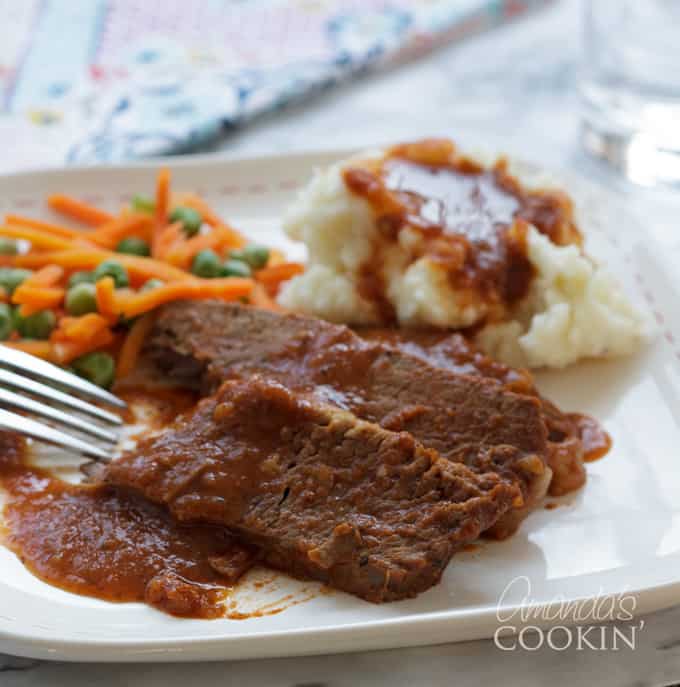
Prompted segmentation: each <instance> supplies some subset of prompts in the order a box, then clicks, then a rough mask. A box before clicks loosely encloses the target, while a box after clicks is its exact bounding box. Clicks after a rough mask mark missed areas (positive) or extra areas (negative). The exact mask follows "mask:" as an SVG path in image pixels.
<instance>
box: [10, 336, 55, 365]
mask: <svg viewBox="0 0 680 687" xmlns="http://www.w3.org/2000/svg"><path fill="white" fill-rule="evenodd" d="M2 345H3V346H9V347H10V348H15V349H16V350H18V351H23V352H24V353H30V354H31V355H34V356H36V357H37V358H42V359H43V360H53V359H54V351H53V349H52V344H51V343H50V342H49V341H36V340H34V339H19V340H18V341H3V342H2Z"/></svg>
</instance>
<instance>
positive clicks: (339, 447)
mask: <svg viewBox="0 0 680 687" xmlns="http://www.w3.org/2000/svg"><path fill="white" fill-rule="evenodd" d="M102 478H103V481H104V482H106V483H109V484H112V485H115V486H116V487H118V488H124V489H132V490H134V491H136V492H140V493H141V494H143V495H144V496H145V497H146V498H148V499H149V500H151V501H153V502H156V503H159V504H164V505H166V506H167V507H168V508H169V509H170V511H171V513H172V514H173V515H174V516H175V517H176V518H177V519H178V520H179V521H180V522H183V523H209V524H214V525H223V526H226V527H227V528H228V529H229V531H230V532H231V533H233V534H234V535H235V536H236V537H240V538H242V539H243V540H244V541H246V542H247V543H248V544H249V545H255V546H257V547H258V548H259V549H260V551H261V555H262V557H263V560H264V561H266V562H267V563H269V564H270V565H272V566H274V567H277V568H280V569H282V570H285V571H287V572H290V573H292V574H293V575H296V576H301V577H310V578H313V579H316V580H321V581H322V582H325V583H327V584H330V585H332V586H333V587H336V588H338V589H342V590H345V591H348V592H351V593H353V594H356V595H357V596H360V597H362V598H364V599H367V600H369V601H375V602H381V601H391V600H397V599H403V598H406V597H411V596H414V595H416V594H418V593H419V592H422V591H424V590H425V589H428V588H429V587H431V586H432V585H434V584H436V583H437V581H438V580H439V578H440V577H441V574H442V571H443V570H444V568H445V567H446V565H447V563H448V561H449V559H450V558H451V555H452V554H453V553H454V552H455V551H456V550H458V549H460V548H461V547H462V546H464V545H465V544H466V543H468V542H471V541H473V540H474V539H476V538H477V537H478V536H479V534H480V532H481V531H483V530H484V529H486V528H487V527H489V525H491V524H492V523H494V522H495V521H496V520H497V518H498V516H499V515H500V514H501V513H503V512H505V511H506V510H507V509H508V508H509V507H510V505H511V503H512V502H513V500H514V499H516V498H517V496H518V491H517V489H516V488H515V487H513V486H511V485H508V484H507V483H505V482H503V481H502V480H501V479H500V478H499V477H498V476H497V475H495V474H482V475H480V474H476V473H474V472H472V471H470V470H469V469H467V468H466V467H464V466H463V465H460V464H454V463H451V462H449V461H447V460H443V459H442V458H441V457H439V456H438V454H437V453H436V452H435V451H433V450H431V449H425V448H423V447H422V446H421V445H420V444H418V443H417V442H416V441H415V440H414V439H413V437H412V436H411V435H409V434H407V433H395V432H390V431H388V430H385V429H382V428H381V427H379V426H378V425H376V424H372V423H368V422H364V421H361V420H358V419H357V418H356V417H355V416H354V415H352V414H351V413H348V412H346V411H343V410H340V409H339V408H336V407H332V406H329V405H326V404H323V403H320V402H319V401H318V399H316V398H314V397H307V396H304V395H300V394H295V393H293V392H291V391H289V390H288V389H286V388H285V387H283V386H281V385H280V384H278V383H276V382H274V381H271V380H269V381H267V380H263V379H259V378H256V377H255V378H253V379H251V380H249V381H233V382H226V383H225V384H224V385H223V386H222V387H221V388H220V389H219V391H218V392H217V394H216V395H214V396H209V397H207V398H205V399H203V400H202V401H201V402H200V403H199V404H198V406H197V407H196V409H195V410H194V411H193V412H190V413H189V414H187V415H185V416H181V417H180V418H178V419H177V420H176V421H175V423H174V424H173V425H171V426H170V427H168V428H166V429H165V430H164V431H163V432H162V433H160V434H158V435H156V436H152V437H150V438H147V439H145V440H143V441H142V442H140V444H139V445H138V446H137V448H136V449H135V450H134V451H132V452H129V453H127V454H126V455H124V456H123V457H121V458H120V459H119V460H117V461H114V462H112V463H110V464H109V465H107V466H106V467H104V468H103V475H102Z"/></svg>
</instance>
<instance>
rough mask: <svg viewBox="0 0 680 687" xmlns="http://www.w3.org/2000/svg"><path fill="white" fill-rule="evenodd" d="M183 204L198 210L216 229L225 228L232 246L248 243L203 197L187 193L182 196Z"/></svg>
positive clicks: (238, 246) (205, 220) (204, 219)
mask: <svg viewBox="0 0 680 687" xmlns="http://www.w3.org/2000/svg"><path fill="white" fill-rule="evenodd" d="M182 205H185V206H186V207H188V208H192V209H193V210H196V212H198V213H199V214H200V215H201V217H202V218H203V221H204V222H205V223H206V224H209V225H210V226H211V227H214V228H215V229H223V230H224V231H225V233H227V234H228V236H229V241H230V246H231V247H232V248H242V247H243V246H245V245H246V243H248V241H247V239H246V237H245V236H243V235H242V234H240V233H239V232H238V231H236V229H234V228H232V227H230V226H229V225H228V224H226V223H225V222H223V221H222V220H221V219H220V217H219V216H218V215H217V214H216V213H215V212H214V211H213V209H212V208H211V207H210V206H209V205H208V204H207V203H206V202H205V201H204V200H203V198H201V197H200V196H197V195H195V194H193V193H187V194H186V195H185V196H183V197H182Z"/></svg>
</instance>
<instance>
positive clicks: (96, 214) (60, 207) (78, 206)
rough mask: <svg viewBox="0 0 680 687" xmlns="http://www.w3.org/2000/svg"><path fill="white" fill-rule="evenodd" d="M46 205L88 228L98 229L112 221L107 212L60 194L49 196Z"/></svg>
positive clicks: (111, 216)
mask: <svg viewBox="0 0 680 687" xmlns="http://www.w3.org/2000/svg"><path fill="white" fill-rule="evenodd" d="M47 204H48V205H49V206H50V207H51V208H52V210H54V211H55V212H58V213H60V214H62V215H66V217H70V218H71V219H75V220H77V221H78V222H82V223H83V224H87V225H88V226H90V227H98V226H100V225H101V224H104V223H106V222H110V221H111V220H112V219H113V215H110V214H109V213H108V212H104V211H103V210H100V209H99V208H96V207H94V206H93V205H89V204H88V203H83V202H82V201H80V200H77V199H76V198H73V197H71V196H67V195H64V194H61V193H55V194H53V195H51V196H49V198H48V199H47Z"/></svg>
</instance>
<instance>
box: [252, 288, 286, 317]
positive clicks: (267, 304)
mask: <svg viewBox="0 0 680 687" xmlns="http://www.w3.org/2000/svg"><path fill="white" fill-rule="evenodd" d="M249 301H250V304H251V305H254V306H256V307H258V308H264V309H265V310H273V311H274V312H282V311H283V308H282V307H281V306H280V305H279V304H278V303H277V302H276V301H275V300H274V299H273V298H272V297H271V296H270V295H269V294H268V293H267V291H266V289H265V288H264V286H263V285H262V284H255V286H253V290H252V291H251V292H250V298H249Z"/></svg>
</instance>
